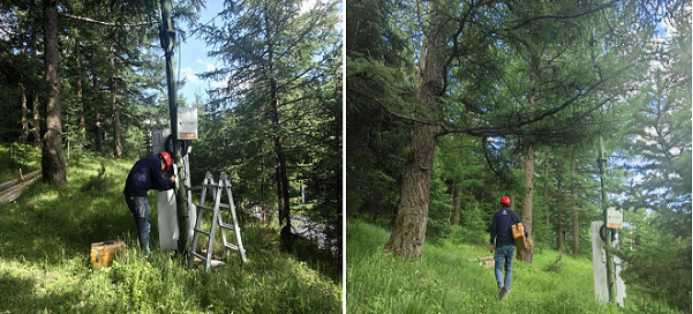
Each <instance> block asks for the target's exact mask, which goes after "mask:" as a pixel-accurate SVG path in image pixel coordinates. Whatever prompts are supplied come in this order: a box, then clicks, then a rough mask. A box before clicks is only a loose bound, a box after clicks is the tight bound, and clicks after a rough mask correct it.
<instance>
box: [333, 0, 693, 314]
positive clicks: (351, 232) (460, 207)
mask: <svg viewBox="0 0 693 314" xmlns="http://www.w3.org/2000/svg"><path fill="white" fill-rule="evenodd" d="M345 4H346V5H345V9H346V30H345V31H346V32H345V37H346V48H345V49H346V61H345V62H346V96H345V99H346V100H345V101H346V109H345V110H346V135H345V138H346V147H345V151H346V185H347V187H346V193H347V198H346V219H345V221H346V274H345V275H346V312H347V313H571V314H573V313H655V312H656V313H691V310H692V309H691V277H692V274H691V270H692V268H693V267H692V265H691V256H692V255H693V252H692V249H691V247H692V246H691V243H692V240H691V224H692V219H691V195H692V191H691V190H692V188H691V173H693V169H692V164H691V134H692V131H691V107H692V104H691V103H692V101H691V92H692V88H691V82H692V80H691V68H692V64H691V49H692V48H691V1H689V0H681V1H667V0H647V1H636V0H622V1H619V0H590V1H574V0H558V1H520V0H516V1H484V0H453V1H449V0H429V1H419V0H407V1H394V0H385V1H376V0H347V1H346V2H345Z"/></svg>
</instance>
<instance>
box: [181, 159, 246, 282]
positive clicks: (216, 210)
mask: <svg viewBox="0 0 693 314" xmlns="http://www.w3.org/2000/svg"><path fill="white" fill-rule="evenodd" d="M208 190H211V194H212V196H213V197H214V205H213V207H207V206H205V197H206V196H207V191H208ZM224 192H226V193H224ZM222 194H226V198H227V200H228V203H222V202H221V200H222V196H223V195H222ZM221 208H227V209H229V211H230V212H231V216H232V217H233V224H230V225H229V224H226V223H224V220H223V219H222V217H221V216H222V215H221ZM197 209H198V212H197V219H196V222H195V228H193V233H194V235H193V241H192V250H191V251H190V252H191V253H192V254H191V255H190V257H189V260H188V267H189V268H192V267H193V264H194V261H195V257H198V258H200V259H202V260H203V261H204V262H205V270H206V271H209V268H210V267H211V263H212V250H213V248H214V235H215V234H216V229H217V226H218V227H219V229H220V230H221V239H222V242H223V243H224V250H226V249H231V250H235V251H238V252H240V253H241V261H242V262H243V263H248V258H247V257H246V254H245V253H246V251H245V249H244V248H243V241H242V240H241V229H240V227H239V226H238V216H237V215H236V206H233V195H232V194H231V183H230V182H229V177H228V176H227V175H226V173H225V172H222V173H221V175H219V182H214V176H213V175H212V173H211V172H209V171H207V173H206V174H205V179H204V181H203V182H202V193H201V196H200V205H198V206H197ZM205 211H211V212H212V227H211V230H209V232H207V231H204V230H201V229H200V225H201V221H202V213H204V212H205ZM225 230H231V231H233V233H234V234H235V235H236V244H230V243H229V242H228V241H227V240H226V232H225ZM200 235H205V236H207V238H208V239H209V242H208V244H207V252H206V256H205V255H202V254H199V253H197V251H196V249H197V242H198V241H199V239H200Z"/></svg>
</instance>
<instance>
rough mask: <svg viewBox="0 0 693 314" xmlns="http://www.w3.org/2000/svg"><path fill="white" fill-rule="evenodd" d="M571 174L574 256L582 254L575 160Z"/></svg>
mask: <svg viewBox="0 0 693 314" xmlns="http://www.w3.org/2000/svg"><path fill="white" fill-rule="evenodd" d="M570 172H571V173H572V175H573V176H572V178H573V179H572V180H571V181H570V193H571V194H572V196H573V203H572V218H573V254H575V255H577V254H580V219H579V217H578V202H577V197H578V190H577V189H578V187H577V180H576V176H577V165H576V162H575V160H573V161H572V165H571V169H570Z"/></svg>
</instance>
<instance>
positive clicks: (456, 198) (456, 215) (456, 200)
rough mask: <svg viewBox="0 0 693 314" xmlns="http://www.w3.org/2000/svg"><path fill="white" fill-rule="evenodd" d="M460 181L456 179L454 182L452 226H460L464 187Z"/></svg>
mask: <svg viewBox="0 0 693 314" xmlns="http://www.w3.org/2000/svg"><path fill="white" fill-rule="evenodd" d="M459 181H460V179H459V178H455V180H453V181H452V225H453V226H459V225H460V195H461V194H462V186H461V185H460V182H459Z"/></svg>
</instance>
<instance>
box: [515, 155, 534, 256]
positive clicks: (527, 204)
mask: <svg viewBox="0 0 693 314" xmlns="http://www.w3.org/2000/svg"><path fill="white" fill-rule="evenodd" d="M524 168H525V180H524V185H525V189H526V191H527V194H525V197H524V199H523V200H522V224H523V225H524V226H525V229H527V233H528V234H529V235H532V210H533V207H534V203H533V201H534V200H533V199H534V146H532V145H531V144H530V145H529V147H527V157H526V158H525V164H524ZM528 243H529V245H528V247H527V248H525V249H524V250H518V252H517V253H518V258H519V259H520V260H522V261H525V262H530V263H531V262H532V255H533V254H534V245H533V243H532V242H530V241H528Z"/></svg>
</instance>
